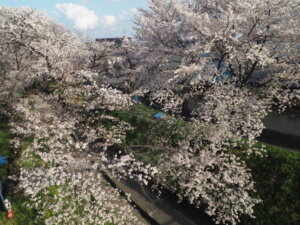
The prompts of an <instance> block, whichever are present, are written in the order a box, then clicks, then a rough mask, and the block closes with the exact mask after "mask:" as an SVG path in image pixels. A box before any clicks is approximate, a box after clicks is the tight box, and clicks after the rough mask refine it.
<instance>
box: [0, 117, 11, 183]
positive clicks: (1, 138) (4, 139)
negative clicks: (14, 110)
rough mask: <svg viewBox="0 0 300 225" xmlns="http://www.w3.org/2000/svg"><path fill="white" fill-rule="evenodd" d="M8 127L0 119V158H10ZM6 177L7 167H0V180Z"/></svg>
mask: <svg viewBox="0 0 300 225" xmlns="http://www.w3.org/2000/svg"><path fill="white" fill-rule="evenodd" d="M8 130H9V127H8V123H7V121H6V120H5V119H3V118H1V117H0V156H7V157H10V148H9V145H10V141H9V140H10V138H11V136H10V134H9V132H8ZM7 175H8V165H4V164H2V165H0V180H3V179H5V178H6V177H7Z"/></svg>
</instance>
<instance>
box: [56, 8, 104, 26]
mask: <svg viewBox="0 0 300 225" xmlns="http://www.w3.org/2000/svg"><path fill="white" fill-rule="evenodd" d="M55 7H56V8H57V9H58V10H59V11H60V12H61V13H63V14H64V15H65V16H66V17H67V18H68V19H70V20H73V21H74V23H75V28H76V29H79V30H88V29H93V28H95V27H96V26H97V25H98V22H99V17H98V16H97V15H96V14H95V12H93V11H92V10H89V9H87V8H86V7H85V6H83V5H79V4H73V3H63V4H55Z"/></svg>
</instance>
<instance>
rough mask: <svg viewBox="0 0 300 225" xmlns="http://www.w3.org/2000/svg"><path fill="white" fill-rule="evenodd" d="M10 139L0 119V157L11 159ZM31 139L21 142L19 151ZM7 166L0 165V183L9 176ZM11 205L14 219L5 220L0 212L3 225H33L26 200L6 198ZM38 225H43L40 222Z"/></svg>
mask: <svg viewBox="0 0 300 225" xmlns="http://www.w3.org/2000/svg"><path fill="white" fill-rule="evenodd" d="M10 139H11V135H10V133H9V126H8V121H7V120H6V119H4V118H2V117H0V155H1V156H8V157H13V155H12V154H11V152H10ZM31 142H32V138H28V139H25V140H23V141H22V143H21V146H20V150H24V149H25V148H26V147H27V146H28V145H29V144H30V143H31ZM8 167H9V165H0V179H1V181H3V180H5V179H7V176H8V175H9V170H8ZM7 198H8V199H9V200H10V202H11V204H12V210H13V214H14V218H13V219H10V220H7V219H6V216H7V215H6V212H0V220H1V221H2V222H3V223H4V224H5V225H33V224H34V223H33V221H34V220H35V218H36V212H35V211H34V210H32V209H29V208H28V207H26V206H25V202H26V201H27V200H28V199H26V198H23V197H22V196H7ZM39 224H41V225H42V224H43V223H42V222H41V221H40V222H39Z"/></svg>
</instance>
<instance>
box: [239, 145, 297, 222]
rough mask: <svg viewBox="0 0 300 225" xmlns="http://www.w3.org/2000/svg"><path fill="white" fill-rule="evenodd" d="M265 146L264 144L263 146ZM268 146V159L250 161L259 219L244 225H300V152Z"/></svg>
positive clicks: (246, 220)
mask: <svg viewBox="0 0 300 225" xmlns="http://www.w3.org/2000/svg"><path fill="white" fill-rule="evenodd" d="M260 144H261V143H260ZM265 145H266V146H267V157H264V158H261V157H258V156H252V157H250V158H249V160H247V161H246V163H247V165H248V167H249V168H250V169H251V170H252V176H253V179H254V181H255V188H256V190H257V196H258V197H259V198H260V199H262V200H263V202H262V203H260V204H258V205H257V206H256V207H255V215H256V219H254V220H252V219H249V218H243V220H242V223H241V224H242V225H298V224H300V152H296V151H291V150H289V149H285V148H280V147H275V146H272V145H268V144H265Z"/></svg>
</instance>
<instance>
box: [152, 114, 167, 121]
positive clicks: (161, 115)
mask: <svg viewBox="0 0 300 225" xmlns="http://www.w3.org/2000/svg"><path fill="white" fill-rule="evenodd" d="M153 117H154V118H155V119H158V120H161V119H163V118H165V115H164V114H163V113H161V112H158V113H155V114H154V115H153Z"/></svg>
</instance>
